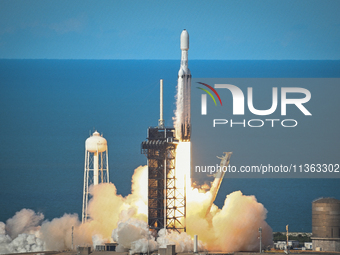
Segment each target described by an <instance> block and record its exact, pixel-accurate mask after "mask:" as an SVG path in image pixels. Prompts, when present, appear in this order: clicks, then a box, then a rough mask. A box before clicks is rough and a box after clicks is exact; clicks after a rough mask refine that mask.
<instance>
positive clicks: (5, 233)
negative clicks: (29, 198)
mask: <svg viewBox="0 0 340 255" xmlns="http://www.w3.org/2000/svg"><path fill="white" fill-rule="evenodd" d="M43 219H44V215H43V214H41V213H38V214H36V213H35V212H34V211H32V210H30V209H22V210H21V211H19V212H17V213H16V214H15V215H14V216H13V217H12V218H10V219H8V220H7V221H6V224H5V223H3V222H0V254H6V253H18V252H36V251H44V250H45V246H44V242H43V241H42V240H41V239H40V238H39V237H38V235H39V233H38V232H39V229H40V226H39V223H41V221H42V220H43Z"/></svg>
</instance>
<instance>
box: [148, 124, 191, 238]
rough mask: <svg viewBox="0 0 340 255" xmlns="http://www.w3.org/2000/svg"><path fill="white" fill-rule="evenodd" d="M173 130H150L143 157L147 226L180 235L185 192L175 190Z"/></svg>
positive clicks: (183, 219) (182, 223)
mask: <svg viewBox="0 0 340 255" xmlns="http://www.w3.org/2000/svg"><path fill="white" fill-rule="evenodd" d="M174 132H175V130H174V128H158V127H156V128H149V129H148V137H147V141H144V142H142V153H143V154H145V155H146V157H147V159H148V178H149V181H148V206H149V208H148V224H149V227H150V229H154V230H156V231H159V230H160V229H162V228H166V229H172V230H175V231H177V232H182V231H186V229H185V224H184V222H185V198H184V196H183V194H184V190H179V189H177V187H176V169H175V160H176V143H175V142H174V135H175V134H174Z"/></svg>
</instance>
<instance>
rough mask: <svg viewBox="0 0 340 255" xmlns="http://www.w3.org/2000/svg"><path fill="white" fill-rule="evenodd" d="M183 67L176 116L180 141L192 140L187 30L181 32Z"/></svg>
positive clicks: (177, 133)
mask: <svg viewBox="0 0 340 255" xmlns="http://www.w3.org/2000/svg"><path fill="white" fill-rule="evenodd" d="M181 50H182V56H181V67H180V69H179V72H178V82H177V110H176V117H175V129H176V138H177V139H179V140H180V141H190V135H191V120H190V101H191V99H190V94H191V73H190V70H189V68H188V50H189V34H188V31H187V30H185V29H184V30H183V31H182V33H181Z"/></svg>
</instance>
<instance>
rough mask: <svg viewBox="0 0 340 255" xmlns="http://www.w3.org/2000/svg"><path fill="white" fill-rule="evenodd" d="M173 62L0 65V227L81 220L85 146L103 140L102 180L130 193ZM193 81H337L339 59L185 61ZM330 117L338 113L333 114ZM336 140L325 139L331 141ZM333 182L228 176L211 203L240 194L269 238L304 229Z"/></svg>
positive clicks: (168, 118)
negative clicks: (13, 222)
mask: <svg viewBox="0 0 340 255" xmlns="http://www.w3.org/2000/svg"><path fill="white" fill-rule="evenodd" d="M179 64H180V63H179V61H177V60H0V142H1V146H0V160H1V164H0V172H1V178H0V221H3V222H5V221H6V220H7V219H9V218H11V217H12V216H13V215H14V214H15V213H16V212H17V211H19V210H21V209H22V208H30V209H32V210H34V211H36V212H42V213H43V214H44V215H45V219H49V220H52V219H53V218H55V217H61V216H62V215H63V214H64V213H77V214H78V215H79V216H80V214H81V206H82V192H83V171H84V152H85V146H84V145H85V140H86V139H87V138H88V137H89V134H90V133H92V132H93V131H95V130H98V132H100V133H102V134H103V136H104V137H105V138H106V139H107V141H108V148H109V169H110V181H111V182H113V183H114V184H115V185H116V187H117V190H118V193H119V194H122V195H123V196H126V195H127V194H129V193H130V189H131V176H132V174H133V171H134V169H135V168H137V167H138V166H140V165H145V164H146V157H145V156H144V155H142V154H141V147H140V144H141V142H142V141H144V140H145V139H146V131H147V128H148V127H149V126H156V125H157V124H158V119H159V79H164V117H165V125H166V126H172V118H173V116H174V110H175V94H176V85H177V73H178V70H179ZM189 68H190V70H191V73H192V76H193V77H195V78H228V77H233V78H339V77H340V61H314V60H313V61H285V60H281V61H280V60H277V61H269V60H263V61H251V60H249V61H248V60H242V61H241V60H240V61H217V60H216V61H215V60H190V61H189ZM336 117H337V118H339V117H338V116H336ZM338 138H339V137H336V138H335V139H338ZM339 184H340V179H275V178H271V179H260V178H259V179H246V178H240V179H228V178H225V179H224V180H223V182H222V185H221V188H220V191H219V193H218V196H217V198H216V204H217V205H218V206H219V207H222V205H223V202H224V199H225V196H226V195H227V194H229V193H231V192H233V191H236V190H241V191H242V192H243V193H244V194H246V195H254V196H255V197H256V198H257V200H258V201H259V202H260V203H262V204H263V205H264V206H265V207H266V209H267V210H268V214H267V222H268V224H269V225H270V226H271V227H272V228H273V230H274V231H285V226H286V225H287V224H289V226H290V231H304V232H311V224H312V222H311V221H312V217H311V205H312V204H311V203H312V201H313V200H314V199H316V198H319V197H335V198H337V199H340V189H339Z"/></svg>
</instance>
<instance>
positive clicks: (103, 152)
mask: <svg viewBox="0 0 340 255" xmlns="http://www.w3.org/2000/svg"><path fill="white" fill-rule="evenodd" d="M108 182H109V163H108V153H107V141H106V139H105V138H104V137H103V136H101V135H100V134H99V133H98V132H97V131H95V132H94V133H93V134H92V136H90V137H89V138H87V139H86V142H85V168H84V191H83V212H82V223H85V222H86V221H87V220H88V218H89V215H88V211H87V209H88V202H89V187H90V186H91V185H98V184H99V183H108Z"/></svg>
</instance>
